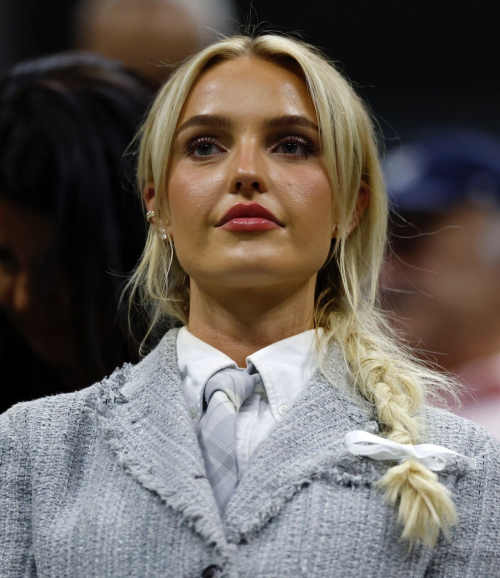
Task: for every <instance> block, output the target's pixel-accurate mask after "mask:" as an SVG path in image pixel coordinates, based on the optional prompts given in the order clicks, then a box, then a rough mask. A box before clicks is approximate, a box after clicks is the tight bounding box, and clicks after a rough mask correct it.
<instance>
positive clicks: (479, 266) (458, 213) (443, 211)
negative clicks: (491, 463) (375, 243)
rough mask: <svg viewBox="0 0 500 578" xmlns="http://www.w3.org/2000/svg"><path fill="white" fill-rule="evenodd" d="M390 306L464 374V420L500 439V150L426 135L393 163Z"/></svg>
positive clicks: (463, 136) (489, 142) (468, 139)
mask: <svg viewBox="0 0 500 578" xmlns="http://www.w3.org/2000/svg"><path fill="white" fill-rule="evenodd" d="M385 172H386V179H387V186H388V190H389V194H390V196H391V199H392V202H393V206H394V208H395V210H396V212H397V214H398V215H399V216H398V215H395V216H394V218H393V236H392V249H393V251H392V254H391V255H390V256H391V259H390V262H388V264H387V266H386V268H385V270H384V277H385V278H384V281H385V283H384V284H385V285H386V287H387V288H388V291H386V297H387V298H388V302H389V305H390V306H391V308H392V309H393V311H394V312H395V313H396V316H395V319H398V320H401V319H402V320H403V322H402V324H401V322H400V321H398V324H401V325H402V327H403V329H404V330H405V331H406V332H407V338H408V339H409V341H410V342H411V343H412V344H413V345H415V344H417V345H418V346H419V347H420V349H422V350H426V351H427V352H429V353H431V354H432V355H433V356H434V357H435V359H436V361H437V362H438V364H439V365H441V366H442V367H444V368H445V369H446V370H448V371H451V372H453V373H456V374H457V375H458V376H459V378H460V379H461V381H462V382H463V384H464V385H465V386H466V388H467V389H466V390H465V391H464V395H463V407H461V408H460V409H457V410H456V411H457V413H459V414H460V415H463V416H464V417H467V418H468V419H471V420H473V421H476V422H478V423H479V424H480V425H482V426H483V427H485V428H486V429H488V430H490V431H491V433H493V434H494V435H496V437H497V438H499V439H500V142H499V141H498V140H497V139H495V138H494V137H492V136H490V135H487V134H483V133H480V132H477V131H471V130H466V129H463V128H456V129H447V130H441V131H435V130H434V131H427V132H425V133H422V134H421V135H420V136H418V137H417V138H415V139H414V140H413V141H410V142H408V143H407V144H405V145H404V146H402V147H401V148H398V149H395V150H393V151H392V152H390V153H389V154H388V155H387V158H386V162H385Z"/></svg>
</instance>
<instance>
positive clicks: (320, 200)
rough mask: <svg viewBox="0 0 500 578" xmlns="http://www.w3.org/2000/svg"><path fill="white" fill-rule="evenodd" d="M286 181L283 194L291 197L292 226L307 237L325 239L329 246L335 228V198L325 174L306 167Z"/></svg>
mask: <svg viewBox="0 0 500 578" xmlns="http://www.w3.org/2000/svg"><path fill="white" fill-rule="evenodd" d="M292 177H293V178H292ZM285 182H286V186H285V187H284V189H283V194H284V195H287V196H288V197H289V202H288V203H287V205H288V207H287V208H288V210H289V211H290V213H291V217H292V225H293V226H294V227H295V228H297V229H300V231H301V232H303V234H304V236H306V235H307V236H309V235H311V234H313V237H314V238H318V237H323V236H325V237H326V238H327V240H328V243H329V239H330V238H331V233H332V227H333V221H332V208H333V195H332V190H331V185H330V180H329V178H328V176H327V175H326V174H325V171H323V170H319V169H318V168H316V167H314V168H312V167H305V168H303V169H302V170H298V171H297V172H296V174H295V175H290V176H289V178H288V179H287V180H286V181H285ZM297 232H299V231H297ZM301 236H302V235H301Z"/></svg>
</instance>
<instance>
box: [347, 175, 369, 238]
mask: <svg viewBox="0 0 500 578" xmlns="http://www.w3.org/2000/svg"><path fill="white" fill-rule="evenodd" d="M369 203H370V189H369V188H368V185H367V184H366V183H364V182H363V181H361V185H360V187H359V193H358V200H357V201H356V208H355V209H354V214H353V216H352V219H351V222H350V223H349V227H348V228H347V234H351V233H352V231H354V229H355V228H356V227H357V225H358V223H359V221H360V220H361V217H362V216H363V213H364V212H365V210H366V208H367V207H368V205H369Z"/></svg>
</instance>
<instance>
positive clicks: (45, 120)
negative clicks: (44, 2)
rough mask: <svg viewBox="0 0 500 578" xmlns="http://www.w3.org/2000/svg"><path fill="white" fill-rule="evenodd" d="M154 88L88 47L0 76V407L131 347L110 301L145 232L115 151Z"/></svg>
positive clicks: (79, 377)
mask: <svg viewBox="0 0 500 578" xmlns="http://www.w3.org/2000/svg"><path fill="white" fill-rule="evenodd" d="M152 94H153V90H152V87H151V86H150V83H149V82H148V81H145V80H143V79H142V78H140V77H139V76H138V75H136V74H135V73H132V72H129V71H127V70H126V69H125V68H123V67H122V66H121V64H118V63H116V62H113V61H110V60H107V59H104V58H101V57H97V56H95V55H87V54H66V55H57V56H53V57H49V58H44V59H40V60H35V61H31V62H25V63H22V64H19V65H17V66H16V67H15V68H14V69H13V70H12V71H11V72H10V73H8V74H7V75H6V76H5V77H4V78H2V79H1V80H0V383H1V385H2V388H1V397H0V411H3V410H5V409H7V408H8V407H10V406H11V405H12V404H13V403H16V402H18V401H24V400H30V399H33V398H36V397H40V396H42V395H47V394H50V393H58V392H64V391H70V390H74V389H79V388H82V387H85V386H87V385H90V384H92V383H93V382H95V381H97V380H100V379H102V378H103V377H104V376H105V375H107V374H109V373H110V372H112V371H113V370H114V368H115V367H117V366H118V365H121V364H122V363H123V362H125V361H136V360H137V359H138V346H137V343H136V341H135V339H133V338H132V337H131V335H130V334H129V331H128V326H127V319H126V318H127V314H126V311H122V310H121V309H119V308H118V300H119V296H120V291H121V288H122V285H123V283H124V281H125V277H126V276H127V275H128V273H129V272H130V271H131V270H132V269H133V267H134V266H135V264H136V262H137V260H138V259H139V257H140V255H141V252H142V248H143V244H144V239H145V224H144V218H143V216H142V211H141V207H140V206H139V203H138V201H136V198H135V195H134V194H133V186H132V185H131V182H132V180H131V175H132V174H133V170H134V167H133V164H134V161H133V155H131V154H130V155H125V156H124V153H125V151H126V149H127V147H128V146H129V144H130V142H131V141H132V139H133V137H134V135H135V133H136V131H137V129H138V126H139V124H140V122H141V120H142V118H143V116H144V114H145V112H146V110H147V107H148V105H149V103H150V100H151V97H152ZM138 324H139V322H138ZM137 330H138V331H139V333H140V329H139V327H137ZM139 337H141V336H140V335H139Z"/></svg>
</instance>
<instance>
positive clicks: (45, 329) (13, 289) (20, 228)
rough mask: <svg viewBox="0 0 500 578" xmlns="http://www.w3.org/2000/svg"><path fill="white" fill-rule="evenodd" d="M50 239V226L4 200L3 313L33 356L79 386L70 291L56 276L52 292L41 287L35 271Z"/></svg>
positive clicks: (0, 236) (0, 206)
mask: <svg viewBox="0 0 500 578" xmlns="http://www.w3.org/2000/svg"><path fill="white" fill-rule="evenodd" d="M51 238H52V223H51V221H50V219H49V218H47V217H46V216H45V215H42V214H40V213H37V212H34V211H29V210H27V209H25V208H22V207H20V206H18V205H16V204H15V203H12V202H10V201H9V200H7V199H5V198H1V197H0V308H1V309H2V311H3V312H4V314H5V315H6V317H7V319H8V320H9V322H10V324H11V325H12V326H13V327H14V328H15V329H16V330H17V331H18V332H19V333H20V334H21V335H22V336H23V337H24V339H25V340H26V342H27V343H28V346H29V347H30V349H31V350H32V351H33V353H34V354H35V355H36V356H38V357H39V358H40V359H42V360H43V361H45V362H46V363H48V364H49V365H52V366H53V367H54V368H55V369H56V371H58V372H59V373H60V375H61V377H62V379H63V380H64V381H66V379H67V380H68V381H69V382H70V383H72V384H73V386H74V383H75V375H74V374H75V368H76V367H77V358H76V346H75V343H74V338H73V329H72V325H71V314H70V303H69V292H68V290H67V287H66V283H65V280H64V276H63V275H62V274H61V273H60V272H54V274H52V275H51V276H50V280H51V287H50V288H48V289H47V291H41V290H40V287H37V280H36V269H37V266H38V265H39V264H40V262H41V260H42V258H43V256H44V254H45V252H46V250H47V249H48V247H49V244H50V241H51Z"/></svg>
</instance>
